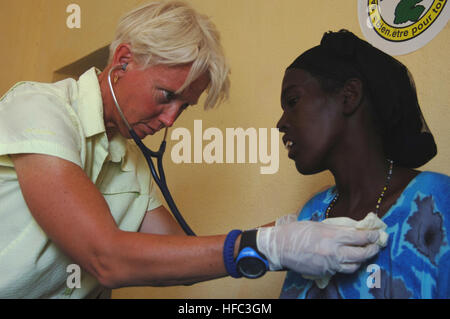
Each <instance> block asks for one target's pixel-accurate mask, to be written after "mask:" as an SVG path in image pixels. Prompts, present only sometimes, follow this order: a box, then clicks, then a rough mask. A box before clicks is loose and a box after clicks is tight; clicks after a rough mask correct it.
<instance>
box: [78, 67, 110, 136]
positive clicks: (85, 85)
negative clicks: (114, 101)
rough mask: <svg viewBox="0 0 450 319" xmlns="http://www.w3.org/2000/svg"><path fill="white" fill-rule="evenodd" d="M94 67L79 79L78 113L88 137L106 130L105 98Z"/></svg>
mask: <svg viewBox="0 0 450 319" xmlns="http://www.w3.org/2000/svg"><path fill="white" fill-rule="evenodd" d="M100 72H101V71H100V70H98V69H97V68H95V67H93V68H91V69H89V70H88V71H86V72H85V73H83V74H82V75H81V76H80V78H79V80H78V115H79V117H80V120H81V125H82V126H83V130H84V134H85V135H86V137H91V136H94V135H96V134H99V133H103V132H106V129H105V123H104V119H103V100H102V94H101V91H100V84H99V82H98V77H97V74H99V73H100Z"/></svg>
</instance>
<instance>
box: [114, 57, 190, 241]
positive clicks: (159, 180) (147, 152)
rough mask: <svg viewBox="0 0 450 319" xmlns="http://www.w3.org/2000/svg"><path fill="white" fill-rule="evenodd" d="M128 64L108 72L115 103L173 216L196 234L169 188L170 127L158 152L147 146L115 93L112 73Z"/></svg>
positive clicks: (188, 230)
mask: <svg viewBox="0 0 450 319" xmlns="http://www.w3.org/2000/svg"><path fill="white" fill-rule="evenodd" d="M127 65H128V64H127V63H125V64H123V65H118V66H115V67H112V68H111V69H110V70H109V72H108V84H109V89H110V90H111V95H112V97H113V100H114V103H115V104H116V107H117V111H118V112H119V114H120V117H121V118H122V120H123V122H124V123H125V125H126V126H127V128H128V131H129V133H130V135H131V137H132V138H133V140H134V142H135V143H136V145H137V146H138V147H139V148H140V150H141V152H142V154H143V155H144V157H145V159H146V161H147V164H148V167H149V168H150V172H151V173H152V176H153V178H154V180H155V182H156V184H157V185H158V187H159V189H160V190H161V193H162V194H163V196H164V198H165V200H166V202H167V205H169V208H170V211H171V212H172V214H173V216H174V217H175V219H176V220H177V222H178V224H180V226H181V228H183V230H184V232H185V233H186V234H187V235H189V236H195V233H194V232H193V231H192V229H191V228H190V227H189V225H188V224H187V223H186V221H185V220H184V218H183V216H181V213H180V211H179V210H178V208H177V205H175V202H174V200H173V198H172V195H171V194H170V191H169V188H168V187H167V182H166V176H165V174H164V168H163V161H162V160H163V155H164V152H165V150H166V137H167V130H168V128H167V127H166V130H165V132H164V138H163V141H162V142H161V146H160V147H159V150H158V151H157V152H154V151H152V150H151V149H149V148H148V147H146V146H145V145H144V143H142V140H141V139H140V138H139V136H137V134H136V132H135V131H134V129H133V128H132V127H131V126H130V124H129V123H128V121H127V119H126V118H125V116H124V115H123V112H122V109H121V108H120V106H119V103H118V102H117V98H116V94H115V93H114V89H113V86H112V83H111V73H112V71H114V70H116V69H119V68H120V69H122V70H123V71H125V69H126V68H127ZM152 157H155V158H156V159H157V165H158V172H156V169H155V165H154V164H153V160H152ZM158 174H159V175H158Z"/></svg>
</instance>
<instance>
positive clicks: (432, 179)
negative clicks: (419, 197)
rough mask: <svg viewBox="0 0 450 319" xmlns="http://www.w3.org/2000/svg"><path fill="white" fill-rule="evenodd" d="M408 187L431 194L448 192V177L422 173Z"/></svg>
mask: <svg viewBox="0 0 450 319" xmlns="http://www.w3.org/2000/svg"><path fill="white" fill-rule="evenodd" d="M410 187H414V188H418V189H421V190H429V191H432V192H436V191H438V192H450V177H449V176H448V175H446V174H443V173H437V172H431V171H423V172H421V173H420V174H418V175H417V176H416V177H415V178H414V179H413V180H412V181H411V183H410Z"/></svg>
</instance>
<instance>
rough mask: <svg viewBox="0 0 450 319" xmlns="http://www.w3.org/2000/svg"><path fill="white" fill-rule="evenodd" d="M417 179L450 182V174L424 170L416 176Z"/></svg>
mask: <svg viewBox="0 0 450 319" xmlns="http://www.w3.org/2000/svg"><path fill="white" fill-rule="evenodd" d="M416 179H418V180H421V181H434V182H437V183H442V184H450V176H448V175H446V174H443V173H438V172H432V171H423V172H421V173H420V174H418V175H417V176H416Z"/></svg>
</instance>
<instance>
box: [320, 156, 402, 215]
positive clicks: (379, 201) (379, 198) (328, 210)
mask: <svg viewBox="0 0 450 319" xmlns="http://www.w3.org/2000/svg"><path fill="white" fill-rule="evenodd" d="M387 161H388V163H389V169H388V173H387V176H386V183H385V184H384V187H383V190H382V191H381V194H380V196H379V197H378V200H377V205H376V206H375V214H376V215H377V216H378V212H379V211H380V205H381V202H382V201H383V198H384V194H385V193H386V191H387V189H388V186H389V183H390V182H391V179H392V171H393V168H394V161H393V160H389V159H388V160H387ZM338 198H339V193H336V195H335V196H334V198H333V200H332V201H331V203H330V204H329V205H328V207H327V210H326V211H325V218H328V215H329V214H330V211H331V210H332V209H333V207H334V205H335V204H336V202H337V200H338Z"/></svg>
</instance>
